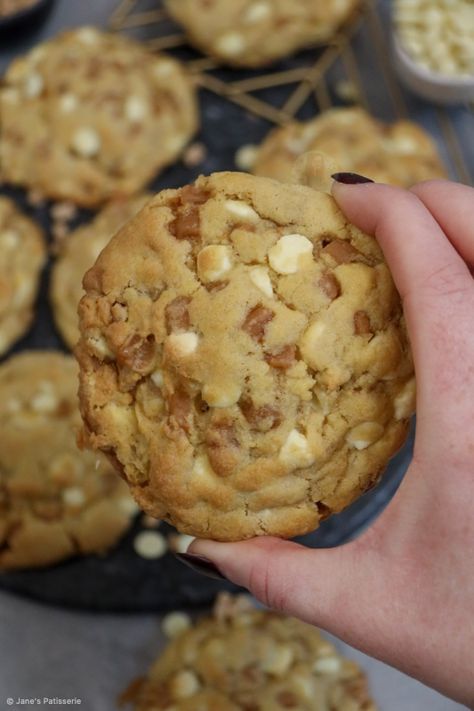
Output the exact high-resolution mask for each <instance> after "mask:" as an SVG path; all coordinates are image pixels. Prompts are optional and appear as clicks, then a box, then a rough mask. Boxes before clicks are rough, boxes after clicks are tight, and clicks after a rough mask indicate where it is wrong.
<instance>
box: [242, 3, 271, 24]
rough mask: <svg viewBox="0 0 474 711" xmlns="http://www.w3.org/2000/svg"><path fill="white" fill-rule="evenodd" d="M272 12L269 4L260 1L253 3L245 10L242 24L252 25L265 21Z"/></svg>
mask: <svg viewBox="0 0 474 711" xmlns="http://www.w3.org/2000/svg"><path fill="white" fill-rule="evenodd" d="M271 11H272V7H271V5H270V3H269V2H265V0H261V2H255V3H253V5H250V7H249V8H247V10H246V12H245V14H244V18H243V19H244V22H248V24H249V25H253V24H255V23H256V22H260V21H261V20H265V19H266V18H267V17H268V16H269V15H270V14H271Z"/></svg>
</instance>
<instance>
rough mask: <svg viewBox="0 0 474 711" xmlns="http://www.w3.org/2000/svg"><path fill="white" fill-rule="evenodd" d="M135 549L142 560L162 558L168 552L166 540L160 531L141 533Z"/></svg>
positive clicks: (137, 538)
mask: <svg viewBox="0 0 474 711" xmlns="http://www.w3.org/2000/svg"><path fill="white" fill-rule="evenodd" d="M133 548H134V549H135V552H136V553H138V555H139V556H140V557H141V558H147V559H148V560H155V559H156V558H162V557H163V556H164V555H165V553H166V552H167V550H168V545H167V543H166V538H165V537H164V536H163V535H162V534H161V533H158V531H141V532H140V533H138V534H137V535H136V536H135V539H134V541H133Z"/></svg>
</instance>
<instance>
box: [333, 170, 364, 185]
mask: <svg viewBox="0 0 474 711" xmlns="http://www.w3.org/2000/svg"><path fill="white" fill-rule="evenodd" d="M331 178H332V179H333V180H335V181H336V183H343V184H344V185H359V183H373V182H374V181H373V180H371V179H370V178H366V177H365V176H364V175H359V174H358V173H333V174H332V175H331Z"/></svg>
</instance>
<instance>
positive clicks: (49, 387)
mask: <svg viewBox="0 0 474 711" xmlns="http://www.w3.org/2000/svg"><path fill="white" fill-rule="evenodd" d="M76 390H77V365H76V363H75V361H74V360H73V358H71V357H69V356H64V355H62V354H60V353H55V352H53V351H50V352H48V351H32V352H29V353H28V352H27V353H22V354H20V355H17V356H14V357H12V358H11V359H10V360H8V361H7V362H6V363H4V364H3V365H2V366H0V393H1V397H0V570H10V569H14V568H30V567H39V566H46V565H51V564H52V563H56V562H58V561H60V560H63V559H64V558H69V557H71V556H75V555H77V554H86V553H99V552H103V551H105V550H106V549H107V548H110V547H111V546H112V545H114V544H115V543H116V542H117V541H118V539H119V538H120V537H121V536H122V534H123V533H124V532H125V531H126V529H127V528H128V525H129V522H130V520H131V516H132V515H133V513H134V512H135V510H136V506H135V505H134V502H133V500H132V498H131V497H130V495H129V493H128V491H127V488H126V486H125V484H124V483H123V482H122V481H120V479H119V478H118V477H117V475H116V473H115V472H114V471H113V468H112V466H111V465H110V464H109V463H108V462H107V460H106V459H105V458H104V457H102V455H99V456H97V455H96V454H93V453H92V452H87V451H84V452H82V451H80V450H78V449H77V446H76V432H77V429H78V425H79V422H80V416H79V411H78V408H77V395H76Z"/></svg>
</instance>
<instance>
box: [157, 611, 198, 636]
mask: <svg viewBox="0 0 474 711" xmlns="http://www.w3.org/2000/svg"><path fill="white" fill-rule="evenodd" d="M190 627H191V618H190V617H189V615H187V614H186V613H185V612H170V613H169V614H168V615H165V616H164V617H163V620H162V622H161V629H162V632H163V634H165V635H166V636H167V637H168V639H174V638H175V637H178V636H179V635H180V634H182V633H183V632H185V631H186V630H188V629H189V628H190Z"/></svg>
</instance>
